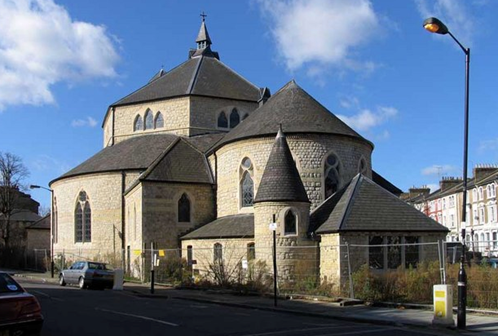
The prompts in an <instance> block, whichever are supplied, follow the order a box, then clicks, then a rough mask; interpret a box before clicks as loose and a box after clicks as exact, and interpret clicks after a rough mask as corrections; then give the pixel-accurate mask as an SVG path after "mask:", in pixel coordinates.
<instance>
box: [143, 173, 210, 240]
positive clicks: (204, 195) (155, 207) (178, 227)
mask: <svg viewBox="0 0 499 336" xmlns="http://www.w3.org/2000/svg"><path fill="white" fill-rule="evenodd" d="M184 193H186V194H187V197H188V198H189V201H190V205H191V221H190V222H186V223H181V222H178V200H179V199H180V197H181V196H182V194H184ZM142 197H143V211H142V216H143V217H142V225H143V230H144V231H143V237H142V239H143V242H144V243H150V242H151V241H154V242H155V243H156V244H157V246H158V248H164V249H172V248H179V247H180V243H179V237H180V235H182V234H184V233H186V232H187V231H189V230H191V229H193V228H194V227H197V226H199V225H201V224H205V223H208V222H210V221H212V220H214V219H215V213H214V209H215V197H214V191H213V187H212V186H211V185H208V184H187V183H151V182H144V183H143V195H142Z"/></svg>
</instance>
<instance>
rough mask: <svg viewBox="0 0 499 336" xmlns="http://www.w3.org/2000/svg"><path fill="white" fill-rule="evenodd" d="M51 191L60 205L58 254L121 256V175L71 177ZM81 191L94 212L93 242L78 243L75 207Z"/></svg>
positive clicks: (101, 174) (56, 249) (56, 184)
mask: <svg viewBox="0 0 499 336" xmlns="http://www.w3.org/2000/svg"><path fill="white" fill-rule="evenodd" d="M51 188H52V189H53V190H54V197H55V199H56V201H57V217H58V218H57V223H58V241H57V242H56V243H55V244H54V250H55V251H56V252H60V251H62V250H65V252H66V253H77V254H80V255H82V256H88V257H93V256H94V255H96V254H99V253H118V254H121V237H120V235H121V202H122V199H121V195H122V193H121V190H122V175H121V172H116V173H99V174H89V175H82V176H76V177H69V178H65V179H62V180H58V181H56V182H54V183H53V184H51ZM82 190H84V191H85V192H86V194H87V196H88V200H89V203H90V207H91V211H92V217H91V219H92V237H91V238H92V241H91V242H85V243H76V242H75V206H76V201H77V198H78V194H79V193H80V191H82Z"/></svg>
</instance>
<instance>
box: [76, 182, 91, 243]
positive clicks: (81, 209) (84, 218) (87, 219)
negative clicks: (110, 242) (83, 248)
mask: <svg viewBox="0 0 499 336" xmlns="http://www.w3.org/2000/svg"><path fill="white" fill-rule="evenodd" d="M75 241H76V242H77V243H88V242H91V241H92V211H91V209H90V202H89V201H88V197H87V194H86V193H85V192H84V191H80V193H79V195H78V200H77V201H76V206H75Z"/></svg>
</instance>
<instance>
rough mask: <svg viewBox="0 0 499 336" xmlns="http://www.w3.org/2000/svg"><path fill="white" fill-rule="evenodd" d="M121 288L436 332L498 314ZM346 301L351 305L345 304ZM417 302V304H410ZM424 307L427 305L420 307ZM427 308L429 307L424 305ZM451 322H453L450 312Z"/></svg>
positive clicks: (489, 327) (471, 329)
mask: <svg viewBox="0 0 499 336" xmlns="http://www.w3.org/2000/svg"><path fill="white" fill-rule="evenodd" d="M9 272H10V273H12V274H14V275H15V276H17V277H22V278H26V279H29V280H33V281H40V282H43V283H46V282H49V283H57V278H51V277H50V273H34V272H26V271H16V270H11V271H9ZM123 290H124V291H125V292H127V293H129V294H130V295H136V296H139V297H147V298H158V299H178V300H189V301H195V302H203V303H213V304H219V305H225V306H233V307H240V308H248V309H259V310H267V311H274V312H281V313H286V314H294V315H305V316H314V317H322V318H330V319H340V320H346V321H352V322H366V323H373V324H381V325H392V326H410V327H416V328H423V329H425V330H428V331H433V332H435V333H438V334H449V335H450V334H454V335H455V334H459V335H473V334H477V333H480V335H498V315H497V311H495V312H490V311H488V312H485V311H484V312H481V313H478V312H476V311H471V310H470V311H467V314H466V329H465V330H460V329H457V328H456V327H455V326H454V327H443V326H436V325H433V324H432V320H433V311H432V306H426V307H425V306H422V305H419V307H418V308H419V309H410V308H408V307H411V305H405V306H399V307H377V306H368V305H364V304H355V302H351V301H346V303H347V304H346V305H344V306H342V305H340V304H339V303H335V302H328V301H322V300H320V298H313V297H309V298H308V299H295V298H293V299H290V298H288V299H282V298H281V299H278V300H277V306H275V305H274V299H273V297H262V296H247V295H236V294H234V293H233V292H226V291H213V290H193V289H174V288H171V287H166V286H160V285H155V288H154V294H151V292H150V285H145V284H139V283H129V282H127V283H125V284H124V286H123ZM348 303H350V304H352V305H348ZM414 306H417V305H414ZM421 308H427V309H421ZM428 308H429V309H428ZM454 322H457V317H456V314H455V313H454Z"/></svg>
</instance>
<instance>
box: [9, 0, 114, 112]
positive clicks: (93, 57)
mask: <svg viewBox="0 0 499 336" xmlns="http://www.w3.org/2000/svg"><path fill="white" fill-rule="evenodd" d="M117 43H118V42H117V40H116V39H115V38H113V37H112V36H110V35H109V33H108V32H107V31H106V27H104V26H102V25H93V24H91V23H87V22H81V21H75V20H73V19H72V18H71V17H70V15H69V13H68V12H67V11H66V9H65V8H64V7H62V6H59V5H57V4H55V3H54V2H53V0H2V1H0V78H1V80H0V110H2V109H4V108H5V107H6V106H8V105H18V104H31V105H41V104H50V103H54V102H55V99H54V95H53V92H52V91H51V86H52V85H54V84H56V83H59V82H66V83H71V82H74V81H81V80H87V79H93V78H100V77H107V78H110V77H115V76H116V75H117V74H116V70H115V66H116V64H117V62H118V61H119V59H120V57H119V55H118V53H117V51H116V47H115V45H116V44H117Z"/></svg>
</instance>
